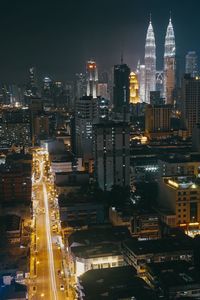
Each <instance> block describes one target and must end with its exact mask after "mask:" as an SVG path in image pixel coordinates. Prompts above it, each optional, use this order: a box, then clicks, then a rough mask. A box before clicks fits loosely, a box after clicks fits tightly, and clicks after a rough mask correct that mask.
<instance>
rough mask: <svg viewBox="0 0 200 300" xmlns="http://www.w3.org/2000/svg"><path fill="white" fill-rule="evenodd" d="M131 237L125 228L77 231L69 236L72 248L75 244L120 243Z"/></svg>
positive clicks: (96, 228) (95, 228)
mask: <svg viewBox="0 0 200 300" xmlns="http://www.w3.org/2000/svg"><path fill="white" fill-rule="evenodd" d="M129 237H130V232H129V230H128V228H127V227H125V226H117V227H112V226H109V227H102V228H98V227H94V228H89V229H87V230H79V231H75V232H74V233H72V234H71V235H70V236H69V238H68V242H69V245H70V246H71V245H72V244H73V243H74V244H79V245H94V244H98V243H105V242H112V243H119V242H121V241H123V240H125V239H127V238H129Z"/></svg>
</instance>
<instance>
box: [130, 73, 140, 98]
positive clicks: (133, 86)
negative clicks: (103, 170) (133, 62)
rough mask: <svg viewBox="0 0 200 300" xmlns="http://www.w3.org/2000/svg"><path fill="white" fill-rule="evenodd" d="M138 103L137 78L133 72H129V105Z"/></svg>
mask: <svg viewBox="0 0 200 300" xmlns="http://www.w3.org/2000/svg"><path fill="white" fill-rule="evenodd" d="M138 102H140V99H139V84H138V77H137V75H136V74H135V73H134V72H131V73H130V103H131V104H136V103H138Z"/></svg>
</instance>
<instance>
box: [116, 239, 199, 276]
mask: <svg viewBox="0 0 200 300" xmlns="http://www.w3.org/2000/svg"><path fill="white" fill-rule="evenodd" d="M122 251H123V255H124V260H125V262H126V263H127V264H129V265H131V266H133V267H134V268H135V269H136V270H137V272H138V273H145V272H146V264H147V263H151V262H155V263H157V262H163V261H172V260H177V261H181V260H186V261H193V247H192V241H191V238H189V237H182V238H165V239H163V238H162V239H158V240H151V241H137V240H136V239H129V240H127V241H124V242H123V243H122Z"/></svg>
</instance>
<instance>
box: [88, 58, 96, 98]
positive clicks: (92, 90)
mask: <svg viewBox="0 0 200 300" xmlns="http://www.w3.org/2000/svg"><path fill="white" fill-rule="evenodd" d="M86 77H87V79H86V81H87V96H92V97H93V98H97V86H98V70H97V65H96V62H95V61H94V60H89V61H88V62H87V64H86Z"/></svg>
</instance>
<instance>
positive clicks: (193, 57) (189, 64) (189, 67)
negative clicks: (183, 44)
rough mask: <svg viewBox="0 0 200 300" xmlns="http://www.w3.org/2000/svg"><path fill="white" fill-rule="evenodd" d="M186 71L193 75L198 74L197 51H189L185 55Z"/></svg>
mask: <svg viewBox="0 0 200 300" xmlns="http://www.w3.org/2000/svg"><path fill="white" fill-rule="evenodd" d="M185 73H186V74H190V75H191V77H196V76H198V57H197V54H196V52H195V51H189V52H188V53H187V54H186V56H185Z"/></svg>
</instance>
